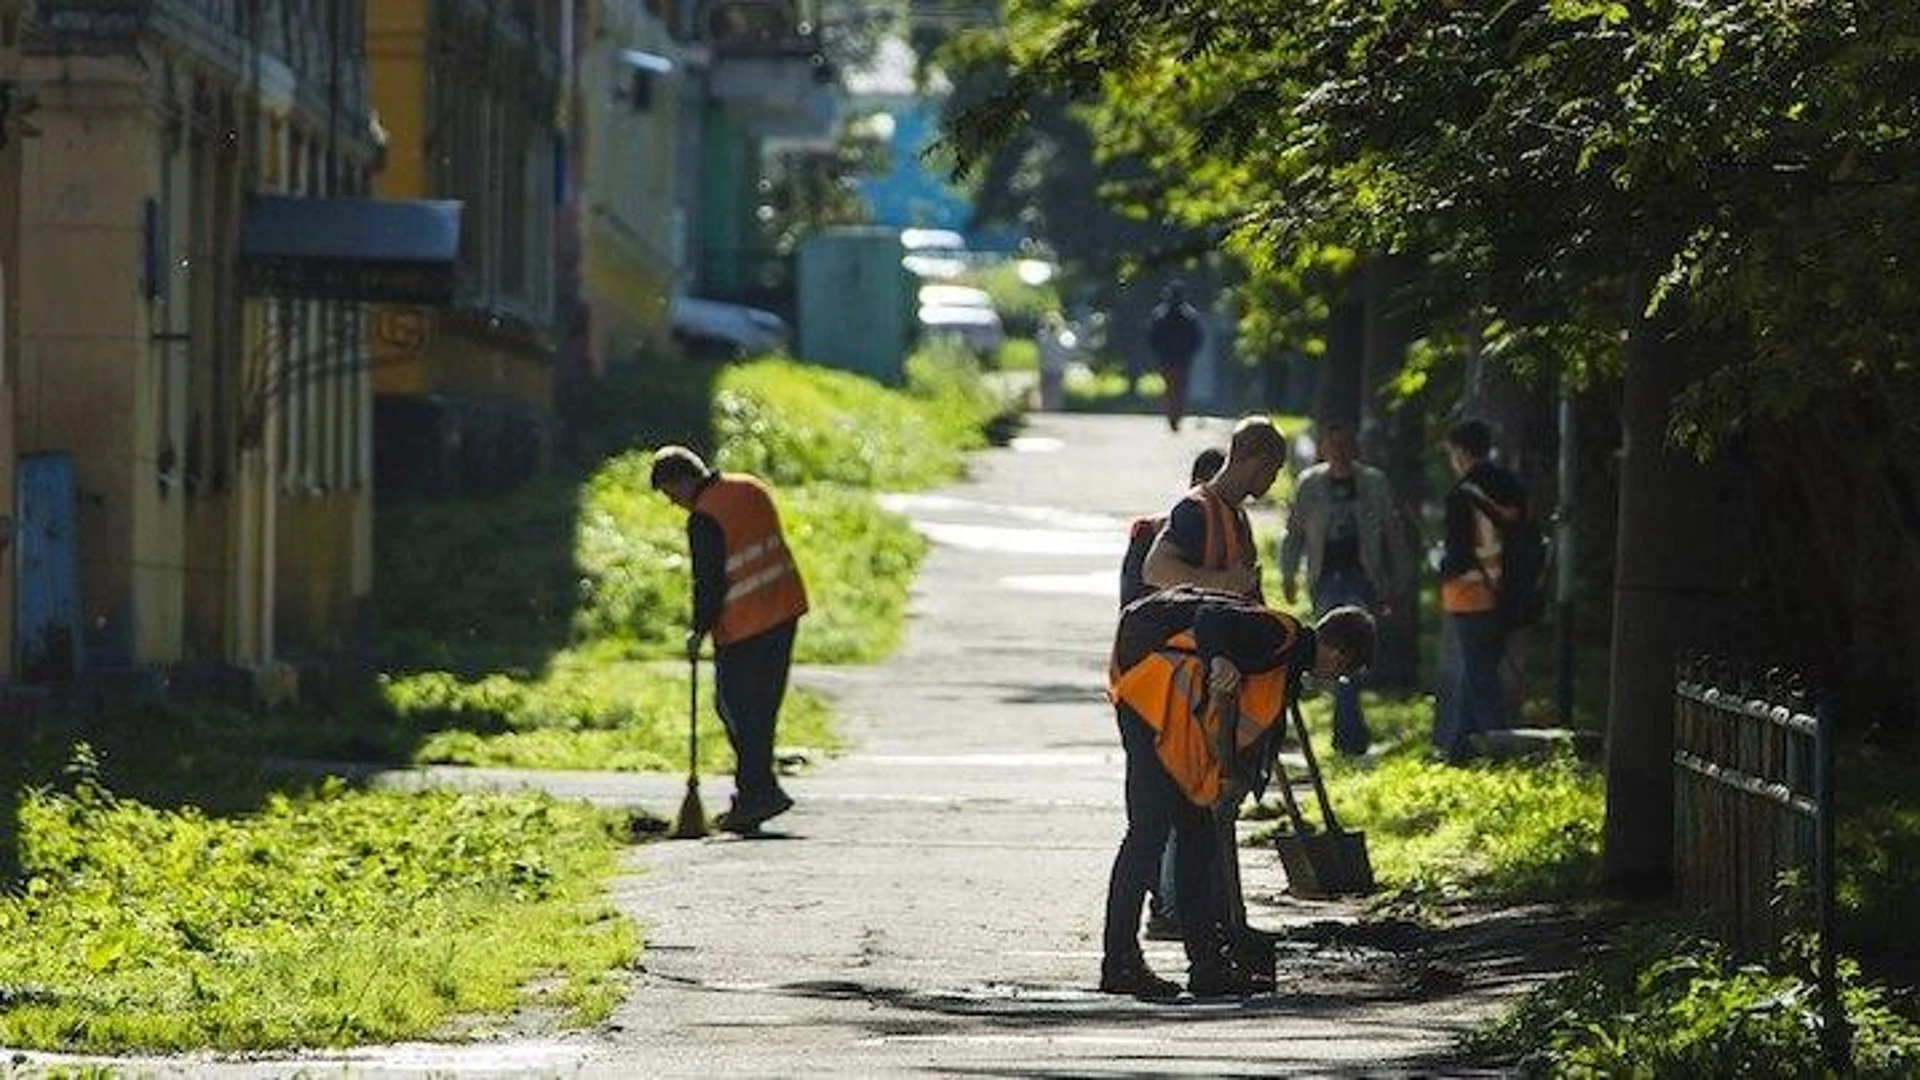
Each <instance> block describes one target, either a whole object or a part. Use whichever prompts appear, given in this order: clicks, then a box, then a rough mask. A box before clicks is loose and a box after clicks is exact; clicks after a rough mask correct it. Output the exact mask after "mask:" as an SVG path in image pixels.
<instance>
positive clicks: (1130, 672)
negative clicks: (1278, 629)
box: [1107, 630, 1287, 806]
mask: <svg viewBox="0 0 1920 1080" xmlns="http://www.w3.org/2000/svg"><path fill="white" fill-rule="evenodd" d="M1286 688H1287V669H1286V667H1285V666H1281V667H1277V668H1274V669H1273V670H1272V671H1261V672H1254V673H1251V674H1249V673H1244V672H1243V673H1242V674H1241V676H1240V692H1239V694H1238V695H1237V697H1236V699H1235V701H1236V704H1237V705H1238V715H1236V716H1235V717H1234V719H1233V725H1234V731H1233V742H1234V749H1235V750H1236V751H1237V752H1242V753H1244V752H1245V751H1246V750H1247V749H1248V748H1249V747H1251V746H1253V745H1255V744H1256V743H1258V742H1259V741H1260V739H1261V737H1262V736H1264V735H1265V734H1266V733H1267V731H1268V729H1269V728H1272V727H1273V726H1274V725H1275V724H1277V723H1279V722H1280V718H1281V715H1282V712H1283V710H1284V709H1285V708H1286V696H1287V694H1286ZM1107 696H1108V697H1109V698H1111V699H1112V700H1113V701H1114V702H1115V703H1117V704H1124V705H1126V706H1127V707H1128V708H1131V709H1132V710H1133V711H1134V712H1136V713H1138V714H1140V717H1141V718H1142V719H1144V720H1145V721H1146V722H1147V726H1148V727H1151V728H1153V730H1154V740H1153V749H1154V753H1155V754H1156V755H1157V756H1158V757H1159V758H1160V764H1161V765H1162V766H1164V767H1165V768H1166V770H1167V775H1168V776H1171V777H1172V778H1173V782H1174V783H1175V784H1176V785H1177V786H1178V787H1179V788H1180V791H1181V793H1182V794H1184V795H1185V796H1186V797H1187V801H1189V802H1191V803H1193V804H1194V805H1195V806H1212V805H1214V804H1215V803H1217V802H1219V801H1220V793H1221V765H1220V760H1219V756H1218V755H1217V754H1216V753H1215V752H1214V745H1215V738H1216V736H1217V735H1218V733H1219V731H1220V710H1219V708H1218V707H1217V703H1215V702H1213V701H1210V700H1209V698H1210V696H1211V695H1209V694H1208V692H1207V670H1206V667H1205V665H1203V664H1202V663H1201V662H1200V652H1199V649H1198V648H1197V647H1196V646H1195V644H1194V640H1193V632H1192V631H1190V630H1182V631H1180V632H1179V633H1177V634H1175V635H1173V636H1172V637H1170V638H1168V639H1167V640H1166V642H1165V643H1163V644H1161V645H1160V646H1159V647H1157V648H1155V649H1154V650H1153V651H1152V652H1150V653H1148V654H1147V655H1146V657H1145V658H1143V659H1142V660H1141V661H1140V662H1139V663H1137V664H1134V665H1133V666H1132V667H1130V668H1128V669H1127V670H1125V671H1119V670H1114V671H1112V672H1110V673H1109V675H1108V682H1107Z"/></svg>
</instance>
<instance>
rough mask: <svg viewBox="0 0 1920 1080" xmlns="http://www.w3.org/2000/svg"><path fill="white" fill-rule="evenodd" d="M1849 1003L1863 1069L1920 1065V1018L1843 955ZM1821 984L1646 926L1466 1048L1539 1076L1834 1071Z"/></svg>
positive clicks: (1856, 1061)
mask: <svg viewBox="0 0 1920 1080" xmlns="http://www.w3.org/2000/svg"><path fill="white" fill-rule="evenodd" d="M1840 997H1841V1002H1842V1007H1843V1009H1844V1011H1845V1014H1846V1018H1847V1023H1848V1025H1849V1027H1850V1028H1851V1029H1852V1030H1853V1033H1854V1034H1853V1039H1852V1067H1851V1069H1850V1070H1849V1071H1848V1072H1847V1073H1846V1075H1849V1076H1861V1077H1887V1078H1893V1077H1910V1076H1914V1075H1916V1074H1920V1025H1917V1024H1915V1023H1914V1022H1913V1021H1912V1020H1911V1019H1910V1018H1908V1017H1904V1016H1902V1015H1901V1014H1900V1013H1899V1012H1897V1011H1896V1010H1895V1009H1894V1008H1892V1007H1891V1005H1892V1002H1893V1000H1894V999H1893V998H1892V997H1890V996H1889V995H1888V994H1887V992H1886V991H1885V990H1884V989H1881V988H1879V987H1876V986H1874V985H1872V984H1870V983H1867V982H1865V981H1863V980H1861V979H1860V977H1859V972H1858V969H1857V967H1856V966H1855V965H1853V964H1851V963H1847V964H1844V965H1843V966H1842V989H1841V995H1840ZM1820 1031H1821V1015H1820V1009H1819V1002H1818V995H1817V992H1816V990H1815V987H1814V986H1813V985H1812V984H1811V983H1810V982H1808V981H1807V980H1806V979H1804V978H1802V977H1800V976H1797V975H1781V974H1776V973H1773V972H1769V971H1768V970H1766V969H1764V968H1761V967H1758V966H1753V965H1741V964H1738V963H1736V962H1734V961H1733V960H1731V959H1730V958H1728V956H1727V955H1726V954H1725V952H1724V951H1723V950H1721V949H1720V947H1719V946H1717V945H1715V944H1713V943H1712V942H1709V941H1706V940H1704V939H1701V938H1697V937H1694V936H1692V935H1691V934H1689V933H1687V932H1685V931H1684V930H1679V929H1674V928H1671V927H1664V928H1650V929H1643V930H1641V931H1639V932H1637V933H1635V934H1633V935H1632V936H1631V937H1629V938H1628V939H1627V940H1626V941H1625V942H1623V943H1622V944H1621V945H1620V946H1619V947H1618V948H1616V949H1615V950H1613V952H1612V953H1611V954H1609V955H1608V956H1607V957H1605V958H1604V959H1602V960H1601V961H1599V962H1596V963H1594V964H1591V965H1589V966H1587V967H1585V968H1583V969H1582V970H1581V971H1579V972H1576V973H1575V974H1573V975H1570V976H1567V977H1565V978H1562V979H1559V980H1556V981H1555V982H1553V983H1550V984H1548V985H1547V986H1545V987H1542V988H1541V989H1539V990H1537V991H1535V992H1533V993H1532V994H1529V995H1528V996H1527V997H1526V998H1524V999H1523V1000H1522V1001H1521V1002H1520V1003H1519V1004H1518V1005H1517V1006H1515V1007H1514V1008H1513V1009H1512V1010H1510V1011H1509V1012H1508V1013H1507V1014H1506V1015H1505V1016H1504V1017H1502V1018H1501V1019H1500V1021H1499V1022H1497V1023H1496V1024H1494V1025H1492V1026H1491V1027H1489V1028H1487V1029H1485V1030H1483V1031H1481V1032H1478V1033H1476V1034H1474V1035H1473V1036H1472V1037H1470V1038H1469V1039H1468V1040H1467V1049H1468V1050H1469V1051H1470V1052H1473V1053H1475V1054H1478V1055H1482V1056H1485V1057H1493V1058H1506V1059H1511V1060H1514V1061H1516V1062H1517V1063H1518V1064H1519V1066H1520V1071H1521V1072H1522V1073H1523V1074H1524V1075H1528V1076H1577V1077H1613V1076H1619V1077H1660V1076H1823V1075H1835V1073H1834V1072H1832V1071H1830V1065H1829V1063H1828V1062H1827V1061H1826V1059H1825V1058H1824V1057H1823V1055H1822V1048H1821V1046H1820Z"/></svg>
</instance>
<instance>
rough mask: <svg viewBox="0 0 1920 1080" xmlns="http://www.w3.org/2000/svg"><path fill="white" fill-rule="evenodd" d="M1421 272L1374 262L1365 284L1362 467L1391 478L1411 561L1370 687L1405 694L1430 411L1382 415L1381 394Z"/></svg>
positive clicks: (1411, 671)
mask: <svg viewBox="0 0 1920 1080" xmlns="http://www.w3.org/2000/svg"><path fill="white" fill-rule="evenodd" d="M1415 269H1416V267H1415V266H1414V264H1413V263H1412V262H1411V261H1410V260H1407V259H1391V258H1390V259H1381V260H1376V261H1373V262H1370V263H1368V264H1367V268H1366V270H1365V271H1363V274H1364V276H1365V283H1366V284H1365V289H1366V292H1365V305H1366V306H1365V319H1366V322H1365V330H1364V332H1363V334H1362V342H1363V345H1362V349H1361V353H1362V357H1363V363H1362V366H1361V375H1360V382H1361V389H1362V391H1363V393H1362V395H1361V399H1360V401H1361V414H1360V428H1359V434H1360V448H1361V456H1362V458H1363V459H1364V460H1366V461H1367V462H1369V463H1370V464H1372V465H1374V466H1375V467H1377V468H1379V469H1380V470H1382V471H1383V472H1385V473H1386V474H1387V483H1388V485H1389V486H1390V487H1391V488H1392V489H1393V501H1394V505H1395V507H1396V508H1398V509H1399V511H1400V516H1399V517H1398V518H1396V520H1395V521H1394V522H1393V523H1392V525H1393V527H1394V528H1397V529H1400V530H1401V532H1402V534H1403V536H1404V537H1405V545H1406V551H1407V559H1408V562H1409V564H1410V565H1408V566H1406V567H1403V568H1402V571H1403V577H1402V580H1401V582H1400V583H1399V587H1398V588H1397V589H1394V590H1392V591H1391V592H1390V593H1388V594H1387V595H1385V596H1382V597H1381V598H1380V599H1382V600H1384V601H1385V602H1386V606H1387V608H1388V609H1389V610H1391V611H1392V612H1393V614H1392V615H1390V616H1387V617H1384V618H1382V619H1381V620H1380V642H1379V646H1378V647H1377V648H1376V649H1375V650H1374V657H1373V672H1372V677H1371V681H1372V682H1373V683H1374V684H1375V685H1377V686H1382V687H1392V688H1395V689H1400V690H1416V689H1419V688H1420V687H1421V686H1422V685H1423V682H1422V680H1421V678H1420V634H1419V630H1420V623H1419V618H1418V615H1419V611H1420V577H1421V572H1420V566H1421V562H1420V560H1421V548H1422V539H1421V535H1420V505H1421V501H1422V499H1423V498H1424V496H1425V484H1426V469H1425V464H1426V460H1427V455H1428V454H1429V453H1431V452H1432V448H1431V447H1429V446H1428V445H1427V437H1426V436H1427V430H1426V423H1425V410H1424V409H1422V408H1421V407H1420V405H1419V403H1418V402H1412V401H1409V402H1402V403H1401V406H1400V407H1399V408H1397V409H1392V410H1388V409H1383V408H1381V407H1380V393H1379V387H1380V386H1381V385H1382V384H1383V383H1385V382H1386V381H1387V380H1388V379H1390V378H1392V377H1393V376H1394V375H1396V374H1398V373H1399V371H1400V369H1401V368H1402V367H1405V366H1406V362H1407V347H1408V345H1409V344H1411V342H1412V341H1413V338H1414V333H1415V328H1414V320H1413V318H1412V316H1411V315H1410V307H1409V304H1408V303H1407V298H1406V293H1407V290H1408V289H1409V287H1410V286H1411V285H1412V284H1413V277H1412V275H1413V273H1414V271H1415Z"/></svg>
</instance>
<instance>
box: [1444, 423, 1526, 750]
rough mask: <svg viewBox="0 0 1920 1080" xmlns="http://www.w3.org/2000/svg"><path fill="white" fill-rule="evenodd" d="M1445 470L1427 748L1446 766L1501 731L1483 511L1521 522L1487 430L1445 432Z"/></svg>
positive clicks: (1488, 537) (1494, 551)
mask: <svg viewBox="0 0 1920 1080" xmlns="http://www.w3.org/2000/svg"><path fill="white" fill-rule="evenodd" d="M1446 451H1447V463H1448V464H1449V465H1451V466H1452V468H1453V472H1454V475H1455V476H1456V477H1458V480H1457V481H1456V482H1455V484H1454V485H1453V488H1452V489H1451V490H1450V491H1448V492H1447V498H1446V537H1445V546H1444V547H1443V548H1442V551H1441V556H1440V610H1441V633H1440V680H1439V686H1438V693H1437V694H1436V699H1437V700H1436V702H1435V706H1436V710H1435V716H1434V725H1433V743H1434V748H1435V749H1436V750H1437V751H1438V753H1439V754H1440V756H1441V757H1442V758H1444V759H1445V760H1447V761H1451V762H1459V761H1462V760H1464V759H1465V758H1466V757H1467V756H1468V754H1469V753H1470V751H1471V745H1472V744H1471V739H1472V737H1473V736H1474V735H1477V734H1481V733H1483V732H1488V731H1494V730H1497V729H1500V728H1503V727H1506V726H1507V723H1506V716H1505V713H1506V703H1505V692H1504V690H1503V689H1502V687H1501V685H1500V657H1501V655H1502V653H1503V651H1504V648H1505V645H1506V631H1505V628H1504V627H1503V626H1502V624H1501V618H1500V613H1499V610H1498V608H1499V598H1500V586H1501V574H1500V566H1501V544H1500V528H1499V525H1498V523H1497V522H1495V521H1494V520H1493V518H1492V517H1491V516H1490V514H1489V511H1499V512H1512V513H1515V514H1524V513H1525V510H1526V501H1527V496H1526V491H1525V489H1524V488H1522V487H1521V485H1520V481H1519V478H1517V477H1515V476H1514V475H1513V474H1512V473H1511V472H1508V471H1507V470H1506V469H1503V468H1501V467H1500V466H1498V465H1495V464H1494V463H1493V462H1492V461H1491V460H1490V458H1491V455H1492V453H1493V430H1492V429H1491V428H1490V427H1488V426H1487V423H1486V422H1485V421H1483V420H1464V421H1462V422H1460V423H1458V424H1455V425H1454V426H1453V427H1452V429H1450V430H1449V431H1448V432H1447V441H1446Z"/></svg>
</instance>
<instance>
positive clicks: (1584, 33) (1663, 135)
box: [951, 0, 1920, 449]
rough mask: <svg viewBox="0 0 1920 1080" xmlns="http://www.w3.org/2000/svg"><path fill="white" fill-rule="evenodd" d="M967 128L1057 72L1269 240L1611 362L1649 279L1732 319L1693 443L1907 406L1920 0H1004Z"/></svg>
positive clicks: (1120, 132)
mask: <svg viewBox="0 0 1920 1080" xmlns="http://www.w3.org/2000/svg"><path fill="white" fill-rule="evenodd" d="M1009 20H1010V33H1009V35H1008V39H1009V41H1010V43H1011V46H1010V48H1011V55H1012V60H1013V69H1012V75H1011V78H1010V80H1009V82H1008V84H1007V86H1006V87H1005V89H1004V90H1003V91H1002V92H1001V93H999V94H998V95H995V96H994V97H992V98H990V99H988V100H986V101H983V102H981V103H980V104H978V105H976V106H974V107H973V108H972V109H970V110H968V111H967V112H966V113H965V114H964V115H963V116H961V117H959V118H958V119H957V120H956V122H955V123H954V124H953V125H952V127H951V131H952V132H953V134H954V136H955V138H956V141H957V142H958V144H959V145H960V146H961V147H962V148H963V149H969V148H971V149H973V150H976V151H978V150H979V149H981V148H984V147H986V146H989V145H991V142H992V140H993V139H995V138H996V137H1001V136H1003V135H1005V134H1006V133H1007V132H1010V131H1012V130H1015V129H1016V128H1018V127H1019V125H1020V124H1021V123H1022V122H1023V121H1025V120H1026V119H1028V118H1029V117H1030V114H1031V108H1032V103H1033V102H1036V101H1041V100H1046V99H1047V98H1048V97H1049V96H1052V95H1059V94H1067V95H1070V96H1074V97H1077V98H1079V99H1081V100H1083V101H1085V102H1087V103H1088V105H1089V115H1090V117H1091V118H1092V121H1091V123H1092V126H1093V130H1094V131H1095V133H1096V137H1097V141H1098V144H1099V145H1100V146H1101V148H1102V150H1103V152H1105V153H1109V154H1130V155H1137V156H1138V157H1139V158H1141V159H1142V160H1144V161H1146V162H1148V163H1150V165H1151V166H1152V168H1153V170H1154V172H1155V173H1156V174H1157V176H1158V177H1159V179H1160V181H1161V189H1162V190H1163V191H1164V194H1165V196H1166V201H1165V206H1166V208H1167V209H1168V210H1169V211H1170V212H1171V213H1173V214H1175V215H1177V216H1178V217H1179V218H1180V219H1181V220H1183V221H1186V222H1188V223H1191V224H1202V225H1208V226H1218V227H1221V228H1223V229H1224V231H1225V232H1226V234H1227V235H1228V237H1229V240H1228V243H1229V245H1230V246H1231V248H1232V249H1233V250H1234V251H1236V252H1237V253H1239V254H1240V255H1242V256H1243V257H1244V258H1245V260H1246V261H1247V263H1248V265H1249V266H1251V267H1253V268H1255V270H1256V271H1260V272H1265V273H1268V274H1277V275H1281V276H1282V277H1284V276H1285V275H1288V274H1292V275H1295V276H1296V277H1297V275H1299V274H1300V273H1302V272H1303V271H1306V270H1309V269H1310V268H1312V267H1315V266H1318V265H1325V264H1327V262H1328V261H1329V260H1332V261H1333V262H1335V263H1337V262H1338V260H1339V259H1341V258H1342V257H1343V256H1344V255H1345V254H1348V253H1351V252H1354V251H1362V252H1368V253H1376V254H1402V253H1405V254H1412V255H1417V256H1420V257H1422V258H1424V259H1425V260H1427V262H1428V263H1429V265H1430V266H1431V268H1432V273H1431V274H1430V276H1429V286H1430V288H1431V289H1432V290H1433V292H1434V295H1435V296H1436V297H1437V298H1438V299H1439V300H1441V301H1442V303H1443V306H1444V307H1445V308H1446V309H1450V310H1452V311H1455V312H1457V313H1459V314H1461V315H1463V316H1471V317H1474V318H1476V319H1479V320H1481V321H1482V323H1483V326H1484V329H1485V330H1486V332H1487V335H1488V342H1489V344H1490V346H1491V347H1492V348H1494V349H1495V350H1504V351H1505V352H1506V353H1507V354H1508V355H1510V356H1511V357H1512V358H1514V359H1515V360H1519V361H1529V360H1531V361H1535V362H1547V363H1555V364H1566V365H1568V366H1569V367H1571V368H1573V369H1576V370H1577V369H1579V368H1581V367H1583V366H1585V365H1592V364H1608V363H1613V362H1617V356H1618V347H1617V343H1618V340H1619V336H1620V334H1621V333H1622V332H1623V331H1624V330H1625V329H1626V328H1627V327H1629V326H1631V325H1633V324H1634V323H1636V322H1637V321H1638V320H1639V319H1640V318H1641V317H1642V316H1643V315H1644V314H1645V313H1647V312H1648V311H1652V310H1657V309H1660V308H1662V307H1666V308H1667V309H1668V310H1669V311H1670V312H1671V311H1680V312H1682V313H1683V315H1684V317H1685V318H1686V319H1687V320H1690V321H1692V322H1693V323H1694V324H1696V325H1698V326H1701V327H1708V328H1713V329H1715V330H1716V331H1717V333H1716V334H1714V335H1713V336H1711V337H1710V338H1709V339H1708V340H1712V341H1715V342H1718V343H1719V344H1720V345H1721V346H1722V347H1721V348H1720V349H1718V350H1717V351H1716V352H1715V354H1714V355H1711V356H1699V357H1696V362H1697V364H1698V367H1699V371H1698V372H1697V377H1696V378H1695V379H1693V381H1692V382H1691V384H1690V387H1689V389H1688V391H1687V392H1686V394H1685V395H1684V397H1683V399H1682V400H1681V401H1680V402H1679V403H1678V406H1679V407H1678V409H1677V410H1676V414H1675V417H1674V430H1675V432H1676V434H1678V435H1680V436H1681V437H1683V438H1684V439H1686V440H1687V441H1689V442H1691V443H1692V444H1694V445H1695V446H1696V447H1698V448H1701V449H1706V448H1710V447H1711V446H1712V445H1714V444H1715V443H1716V442H1717V441H1718V440H1720V439H1721V438H1723V437H1725V436H1726V435H1728V434H1730V433H1734V432H1737V431H1739V430H1741V429H1742V428H1744V427H1745V426H1746V425H1747V424H1748V423H1750V422H1751V421H1753V420H1755V419H1757V418H1772V417H1781V416H1790V415H1793V414H1795V413H1797V412H1798V411H1800V410H1803V409H1805V408H1807V407H1809V406H1810V405H1812V404H1814V403H1817V402H1818V401H1820V400H1821V399H1822V398H1824V397H1826V396H1828V395H1831V394H1835V393H1839V392H1845V393H1857V392H1867V393H1870V394H1872V395H1874V396H1875V397H1877V398H1879V399H1882V400H1885V401H1888V402H1889V404H1890V405H1892V406H1893V408H1891V410H1890V411H1891V413H1892V415H1894V416H1897V417H1902V418H1909V419H1908V420H1907V423H1909V424H1910V423H1911V421H1910V418H1911V417H1913V416H1914V415H1915V409H1914V407H1915V406H1920V380H1916V379H1915V378H1914V374H1915V373H1914V361H1913V359H1912V349H1911V344H1912V342H1911V340H1910V339H1911V338H1912V336H1913V334H1914V332H1915V316H1916V315H1920V303H1916V300H1920V297H1917V296H1916V292H1915V288H1914V285H1913V282H1912V275H1911V272H1910V271H1911V265H1910V264H1911V263H1912V262H1913V261H1914V259H1915V258H1917V257H1920V256H1916V255H1915V254H1914V253H1915V252H1916V251H1920V246H1916V243H1915V241H1916V240H1920V219H1916V216H1915V214H1914V213H1913V211H1914V209H1915V207H1916V195H1920V189H1917V188H1916V182H1917V179H1916V176H1915V174H1914V171H1913V169H1912V165H1913V163H1914V161H1915V154H1916V149H1920V148H1917V147H1916V144H1915V133H1916V121H1917V119H1920V115H1917V114H1920V98H1916V97H1915V96H1914V95H1913V94H1911V93H1910V88H1911V87H1912V86H1914V85H1916V80H1917V79H1920V8H1917V7H1916V5H1915V4H1913V3H1910V2H1909V3H1891V4H1871V5H1870V4H1865V3H1857V2H1846V0H1841V2H1837V3H1825V2H1822V3H1813V2H1798V0H1684V2H1683V0H1658V2H1654V0H1650V2H1641V3H1624V2H1608V0H1507V2H1471V0H1439V2H1416V0H1326V2H1322V3H1298V2H1278V3H1276V2H1274V0H1019V2H1017V3H1016V4H1015V5H1014V6H1013V8H1012V10H1011V11H1010V13H1009Z"/></svg>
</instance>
